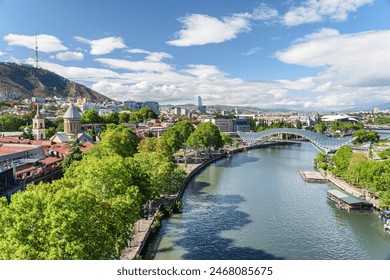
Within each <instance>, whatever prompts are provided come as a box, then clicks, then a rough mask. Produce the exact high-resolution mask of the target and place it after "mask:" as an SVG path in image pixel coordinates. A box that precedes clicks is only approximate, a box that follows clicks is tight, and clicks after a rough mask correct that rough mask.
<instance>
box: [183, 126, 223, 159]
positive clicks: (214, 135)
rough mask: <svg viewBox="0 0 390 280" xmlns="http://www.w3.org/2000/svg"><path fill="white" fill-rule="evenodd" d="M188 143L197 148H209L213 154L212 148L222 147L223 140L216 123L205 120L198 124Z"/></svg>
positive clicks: (189, 145)
mask: <svg viewBox="0 0 390 280" xmlns="http://www.w3.org/2000/svg"><path fill="white" fill-rule="evenodd" d="M186 145H187V146H188V147H190V148H195V149H207V151H208V152H209V155H211V148H214V149H219V148H222V147H223V140H222V137H221V134H220V133H219V130H218V127H217V126H216V125H214V124H213V123H211V122H204V123H200V124H198V126H197V127H196V129H195V131H194V132H193V133H192V134H191V135H190V137H188V139H187V142H186Z"/></svg>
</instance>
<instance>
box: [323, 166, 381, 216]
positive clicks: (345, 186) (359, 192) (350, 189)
mask: <svg viewBox="0 0 390 280" xmlns="http://www.w3.org/2000/svg"><path fill="white" fill-rule="evenodd" d="M319 172H320V173H321V174H322V175H323V176H324V177H325V178H326V179H327V180H328V181H329V182H330V183H332V184H333V185H334V186H335V187H337V188H339V189H341V190H344V191H345V192H347V193H349V194H351V195H353V196H355V197H358V198H362V199H365V200H367V201H368V202H370V203H372V205H373V206H374V209H375V210H377V211H382V209H381V208H380V206H379V200H378V199H377V198H375V197H373V196H371V195H370V193H369V192H368V191H367V190H364V189H361V188H358V187H356V186H354V185H351V184H349V183H347V182H346V181H344V180H342V179H340V178H338V177H336V176H334V175H333V174H331V173H329V172H326V171H324V170H323V169H319Z"/></svg>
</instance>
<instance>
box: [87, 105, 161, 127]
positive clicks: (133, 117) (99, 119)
mask: <svg viewBox="0 0 390 280" xmlns="http://www.w3.org/2000/svg"><path fill="white" fill-rule="evenodd" d="M156 118H157V114H156V113H155V112H154V111H153V110H152V109H150V108H147V107H144V108H141V109H140V110H138V111H133V112H131V113H127V112H121V113H117V112H112V113H111V114H109V115H106V116H99V114H98V112H96V111H95V110H87V111H85V112H84V113H83V115H82V116H81V123H89V124H93V123H107V124H110V123H113V124H121V123H140V122H145V121H147V120H149V119H156Z"/></svg>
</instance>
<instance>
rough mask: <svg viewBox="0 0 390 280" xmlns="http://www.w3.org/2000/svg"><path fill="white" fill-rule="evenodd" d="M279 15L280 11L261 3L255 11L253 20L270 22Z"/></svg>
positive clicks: (252, 16)
mask: <svg viewBox="0 0 390 280" xmlns="http://www.w3.org/2000/svg"><path fill="white" fill-rule="evenodd" d="M278 15H279V13H278V11H277V10H275V9H272V8H270V7H268V6H267V4H265V3H261V4H260V5H259V6H258V7H256V8H254V9H253V12H252V15H251V18H252V19H254V20H270V19H272V18H275V17H277V16H278Z"/></svg>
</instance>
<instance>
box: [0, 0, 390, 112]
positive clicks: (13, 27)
mask: <svg viewBox="0 0 390 280" xmlns="http://www.w3.org/2000/svg"><path fill="white" fill-rule="evenodd" d="M210 2H211V3H210ZM275 2H276V1H260V2H253V1H249V0H245V1H233V0H228V1H208V2H207V1H194V0H188V1H180V0H167V1H164V4H161V2H160V1H152V0H147V1H142V2H138V1H123V0H120V1H115V5H113V4H112V3H111V2H109V1H106V0H104V1H99V2H95V1H91V0H85V1H74V0H71V1H66V2H64V1H61V2H60V1H49V0H38V1H34V2H32V1H23V0H19V1H10V0H2V1H0V61H10V62H19V63H28V64H31V65H33V64H34V62H35V46H36V44H35V40H36V39H37V41H38V51H39V60H40V66H41V67H43V68H45V69H48V70H51V71H54V72H56V73H58V74H60V75H62V76H64V77H66V78H68V79H71V80H74V81H76V82H79V83H81V84H84V85H86V86H88V87H90V88H92V89H93V90H96V91H97V92H99V93H102V94H104V95H106V96H107V97H110V98H113V99H116V100H121V101H124V100H140V101H146V100H156V101H157V102H159V103H160V104H162V105H164V104H185V103H195V102H196V98H197V96H202V99H203V101H204V103H205V104H220V105H237V106H254V107H258V108H281V107H285V108H290V109H298V110H299V109H301V110H302V109H303V110H305V109H306V110H309V109H312V110H319V109H332V110H344V109H349V108H354V107H359V106H372V107H374V106H376V105H378V104H381V103H387V102H390V54H389V52H388V50H389V49H390V28H389V27H390V21H389V20H388V18H389V15H390V1H387V0H333V1H329V0H322V1H315V0H305V1H294V0H288V1H280V2H279V1H278V3H275Z"/></svg>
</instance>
